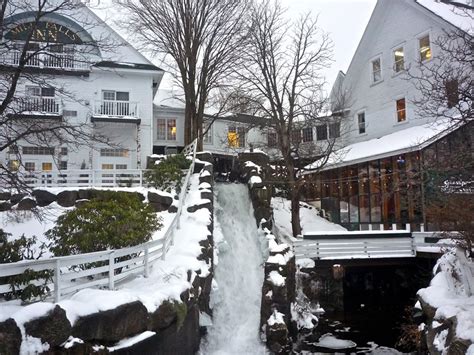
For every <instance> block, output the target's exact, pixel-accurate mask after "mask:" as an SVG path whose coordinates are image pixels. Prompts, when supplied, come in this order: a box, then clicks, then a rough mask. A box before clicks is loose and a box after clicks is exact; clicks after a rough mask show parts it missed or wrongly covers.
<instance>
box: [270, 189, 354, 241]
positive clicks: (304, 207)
mask: <svg viewBox="0 0 474 355" xmlns="http://www.w3.org/2000/svg"><path fill="white" fill-rule="evenodd" d="M300 206H301V207H300V219H301V228H302V233H309V232H313V231H318V232H321V231H325V232H329V231H347V229H345V228H344V227H342V226H340V225H339V224H335V223H332V222H329V221H328V220H327V219H324V218H322V217H320V216H319V215H318V211H317V210H316V209H315V208H314V207H313V206H310V205H308V204H307V203H304V202H300ZM272 208H273V217H274V220H275V225H276V227H277V228H278V230H279V231H280V233H282V234H284V235H285V236H286V237H290V238H291V236H292V235H293V233H292V231H291V201H290V200H287V199H285V198H282V197H273V198H272Z"/></svg>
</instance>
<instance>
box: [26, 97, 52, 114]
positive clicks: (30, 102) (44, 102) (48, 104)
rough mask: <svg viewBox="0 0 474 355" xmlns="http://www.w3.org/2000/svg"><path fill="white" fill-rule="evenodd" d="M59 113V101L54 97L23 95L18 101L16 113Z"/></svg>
mask: <svg viewBox="0 0 474 355" xmlns="http://www.w3.org/2000/svg"><path fill="white" fill-rule="evenodd" d="M26 112H38V113H53V114H59V113H60V105H59V101H58V100H56V98H54V97H25V98H21V100H19V101H18V113H26Z"/></svg>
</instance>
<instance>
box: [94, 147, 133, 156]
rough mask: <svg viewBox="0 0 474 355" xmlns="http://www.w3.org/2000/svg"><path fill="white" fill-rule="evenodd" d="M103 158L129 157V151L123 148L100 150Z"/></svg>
mask: <svg viewBox="0 0 474 355" xmlns="http://www.w3.org/2000/svg"><path fill="white" fill-rule="evenodd" d="M100 156H101V157H123V158H126V157H128V149H123V148H102V149H101V150H100Z"/></svg>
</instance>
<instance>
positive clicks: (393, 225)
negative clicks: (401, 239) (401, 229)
mask: <svg viewBox="0 0 474 355" xmlns="http://www.w3.org/2000/svg"><path fill="white" fill-rule="evenodd" d="M392 230H394V231H396V230H397V224H396V223H392Z"/></svg>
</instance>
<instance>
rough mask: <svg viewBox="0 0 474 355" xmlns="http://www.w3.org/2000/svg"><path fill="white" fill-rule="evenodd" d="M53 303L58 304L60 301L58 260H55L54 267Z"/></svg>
mask: <svg viewBox="0 0 474 355" xmlns="http://www.w3.org/2000/svg"><path fill="white" fill-rule="evenodd" d="M53 281H54V302H55V303H58V302H59V301H60V300H61V270H60V266H59V259H56V263H55V265H54V279H53Z"/></svg>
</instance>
